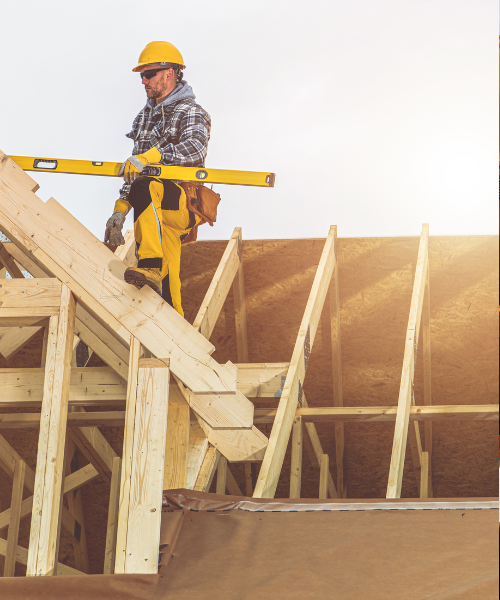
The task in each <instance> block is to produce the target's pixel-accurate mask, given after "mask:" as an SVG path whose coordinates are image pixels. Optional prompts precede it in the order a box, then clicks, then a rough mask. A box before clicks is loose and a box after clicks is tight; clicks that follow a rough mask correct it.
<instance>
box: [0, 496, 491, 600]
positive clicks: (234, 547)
mask: <svg viewBox="0 0 500 600" xmlns="http://www.w3.org/2000/svg"><path fill="white" fill-rule="evenodd" d="M493 500H494V499H491V498H489V499H472V498H471V499H466V500H463V499H462V500H454V499H445V500H437V499H433V500H430V501H425V500H420V501H413V500H412V501H407V500H390V501H386V500H385V499H383V500H360V501H356V500H349V501H348V502H346V501H345V500H299V501H297V500H285V499H278V500H267V499H262V500H256V499H255V500H254V499H250V498H245V499H242V498H241V497H240V498H238V497H234V496H217V495H215V494H205V493H201V492H193V491H190V490H173V491H170V492H167V493H166V494H165V496H164V506H163V509H162V530H161V536H160V538H161V539H160V542H161V545H160V569H159V575H157V576H156V575H143V576H141V575H92V576H82V577H37V578H12V579H3V580H1V579H0V597H1V598H2V600H7V599H10V598H26V599H31V598H33V599H34V598H37V599H42V600H46V599H49V598H50V599H51V600H56V599H57V600H62V599H63V598H65V599H66V598H72V599H75V600H80V599H81V600H83V598H91V599H92V600H98V599H100V598H107V599H114V598H117V599H118V598H120V599H121V600H123V599H129V598H130V599H131V600H132V599H133V600H142V599H144V600H160V599H161V600H171V599H172V600H206V599H217V600H240V599H241V600H257V599H259V600H261V599H268V598H269V599H272V600H295V599H297V600H299V599H300V600H307V599H314V600H316V599H321V600H322V599H331V598H335V599H341V600H361V599H370V600H389V599H390V600H393V599H404V600H424V599H425V600H441V599H442V600H466V599H467V600H473V599H477V600H490V599H491V600H497V599H498V597H499V594H498V525H497V523H498V501H493Z"/></svg>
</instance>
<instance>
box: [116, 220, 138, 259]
mask: <svg viewBox="0 0 500 600" xmlns="http://www.w3.org/2000/svg"><path fill="white" fill-rule="evenodd" d="M123 237H124V239H125V244H124V245H123V246H118V248H117V249H116V250H115V256H117V257H118V258H119V259H120V260H121V261H122V262H123V264H125V265H126V266H127V267H135V266H137V256H136V254H135V246H136V244H135V235H134V232H133V230H132V229H129V230H127V231H126V232H125V235H124V236H123Z"/></svg>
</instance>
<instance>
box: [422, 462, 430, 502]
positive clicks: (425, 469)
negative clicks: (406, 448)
mask: <svg viewBox="0 0 500 600" xmlns="http://www.w3.org/2000/svg"><path fill="white" fill-rule="evenodd" d="M428 483H429V453H428V452H422V472H421V479H420V497H421V498H428V497H429V488H428Z"/></svg>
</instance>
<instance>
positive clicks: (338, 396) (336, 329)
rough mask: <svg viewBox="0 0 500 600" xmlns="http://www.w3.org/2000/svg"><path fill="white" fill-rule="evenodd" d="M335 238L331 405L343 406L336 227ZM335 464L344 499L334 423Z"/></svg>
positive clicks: (339, 428)
mask: <svg viewBox="0 0 500 600" xmlns="http://www.w3.org/2000/svg"><path fill="white" fill-rule="evenodd" d="M334 237H335V268H334V270H333V275H332V279H331V281H330V331H331V344H332V375H333V405H334V406H342V405H343V404H344V400H343V391H342V347H341V338H340V285H339V257H338V251H337V227H336V226H335V227H334ZM335 464H336V467H337V492H338V494H339V495H340V497H341V498H345V485H344V423H343V422H342V421H341V422H339V423H335Z"/></svg>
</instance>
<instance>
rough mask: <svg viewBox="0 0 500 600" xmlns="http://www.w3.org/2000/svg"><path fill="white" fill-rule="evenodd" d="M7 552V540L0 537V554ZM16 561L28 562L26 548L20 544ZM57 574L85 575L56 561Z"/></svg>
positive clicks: (23, 563) (20, 562) (25, 563)
mask: <svg viewBox="0 0 500 600" xmlns="http://www.w3.org/2000/svg"><path fill="white" fill-rule="evenodd" d="M6 553H7V540H4V539H2V538H0V556H5V555H6ZM16 562H18V563H19V564H21V565H27V564H28V550H27V549H26V548H23V547H22V546H17V548H16ZM57 574H58V575H73V576H75V575H85V573H82V572H81V571H77V570H76V569H73V568H72V567H68V566H66V565H63V564H62V563H57Z"/></svg>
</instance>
